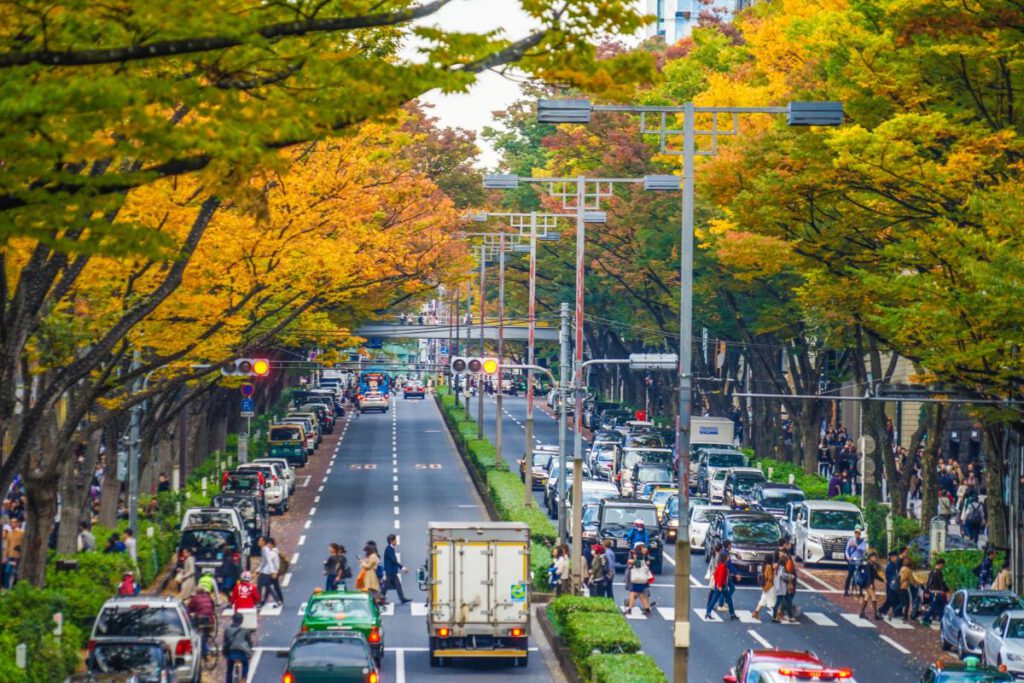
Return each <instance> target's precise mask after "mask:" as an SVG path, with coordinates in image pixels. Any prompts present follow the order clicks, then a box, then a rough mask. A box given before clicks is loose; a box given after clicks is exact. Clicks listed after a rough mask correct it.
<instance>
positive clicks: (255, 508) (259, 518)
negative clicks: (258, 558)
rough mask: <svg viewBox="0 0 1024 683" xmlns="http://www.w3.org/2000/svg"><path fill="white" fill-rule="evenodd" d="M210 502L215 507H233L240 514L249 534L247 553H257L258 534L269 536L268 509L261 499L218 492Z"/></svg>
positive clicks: (242, 494)
mask: <svg viewBox="0 0 1024 683" xmlns="http://www.w3.org/2000/svg"><path fill="white" fill-rule="evenodd" d="M211 503H212V504H213V505H215V506H217V507H233V508H235V509H237V510H238V511H239V512H240V513H241V514H242V520H243V523H244V524H245V530H246V532H248V534H249V553H250V555H258V554H259V552H260V551H259V546H258V545H257V542H258V541H259V539H260V536H270V511H269V510H267V504H266V503H265V502H264V501H263V499H262V498H260V497H259V496H256V495H251V494H245V493H220V494H217V495H216V496H214V497H213V500H212V501H211Z"/></svg>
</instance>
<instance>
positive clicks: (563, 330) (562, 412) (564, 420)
mask: <svg viewBox="0 0 1024 683" xmlns="http://www.w3.org/2000/svg"><path fill="white" fill-rule="evenodd" d="M559 318H560V326H559V331H558V340H559V342H561V353H560V354H559V368H558V396H559V401H560V402H559V413H558V490H560V491H564V490H565V467H566V457H565V456H566V440H567V439H566V428H567V427H568V426H569V425H568V412H567V410H566V409H567V408H568V405H569V404H568V402H567V401H566V400H565V394H566V392H567V391H568V388H569V304H566V303H563V304H562V306H561V310H560V311H559ZM564 543H565V496H562V502H561V503H559V505H558V545H563V544H564Z"/></svg>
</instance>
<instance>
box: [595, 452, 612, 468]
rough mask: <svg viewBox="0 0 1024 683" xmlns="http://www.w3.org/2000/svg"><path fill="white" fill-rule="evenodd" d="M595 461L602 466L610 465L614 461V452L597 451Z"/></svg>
mask: <svg viewBox="0 0 1024 683" xmlns="http://www.w3.org/2000/svg"><path fill="white" fill-rule="evenodd" d="M597 461H598V462H599V463H601V464H602V465H604V464H611V463H612V462H614V461H615V451H613V450H606V451H599V452H598V454H597Z"/></svg>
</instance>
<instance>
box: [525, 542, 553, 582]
mask: <svg viewBox="0 0 1024 683" xmlns="http://www.w3.org/2000/svg"><path fill="white" fill-rule="evenodd" d="M550 566H551V549H550V548H548V546H546V545H544V544H543V543H538V542H537V541H533V542H531V543H530V571H531V572H532V576H533V589H534V590H536V591H540V592H541V593H547V592H548V591H550V590H551V586H550V585H548V567H550Z"/></svg>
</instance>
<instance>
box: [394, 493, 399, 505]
mask: <svg viewBox="0 0 1024 683" xmlns="http://www.w3.org/2000/svg"><path fill="white" fill-rule="evenodd" d="M394 498H395V502H396V503H397V502H398V494H397V493H396V494H395V496H394Z"/></svg>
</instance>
